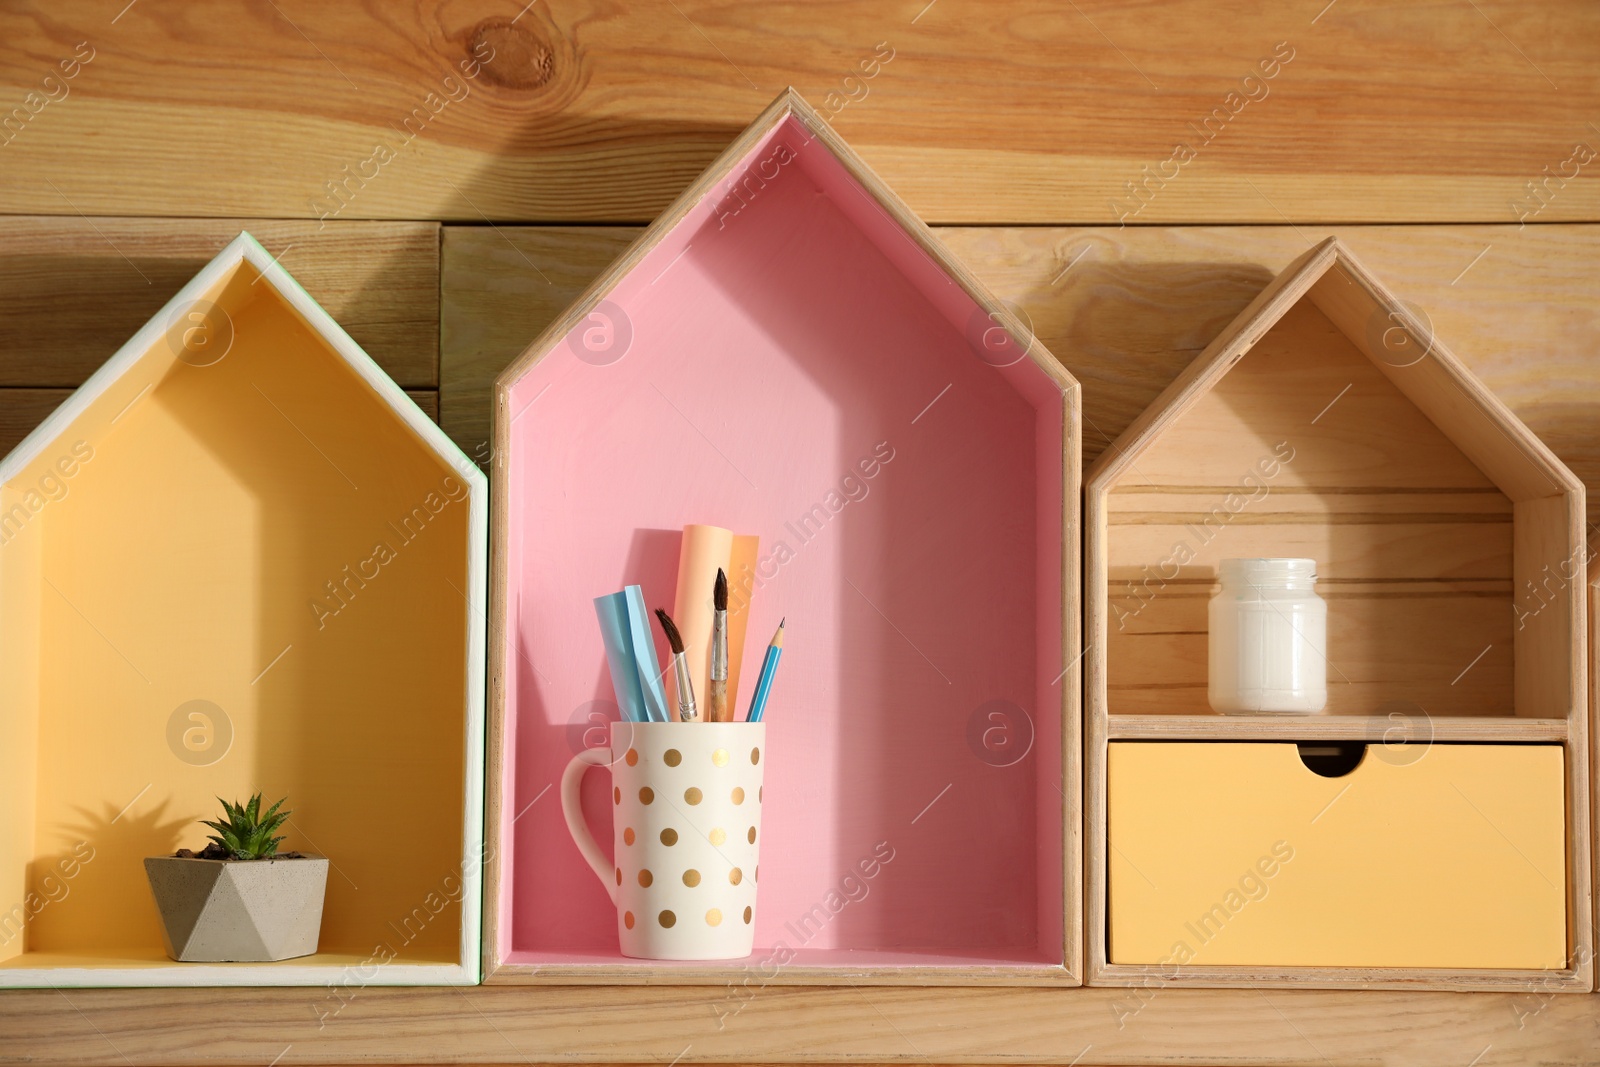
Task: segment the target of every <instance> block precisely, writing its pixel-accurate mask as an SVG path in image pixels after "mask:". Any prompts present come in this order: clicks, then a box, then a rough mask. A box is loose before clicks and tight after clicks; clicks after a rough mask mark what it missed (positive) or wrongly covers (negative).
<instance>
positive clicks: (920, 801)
mask: <svg viewBox="0 0 1600 1067" xmlns="http://www.w3.org/2000/svg"><path fill="white" fill-rule="evenodd" d="M495 425H496V429H495V437H496V452H495V466H494V474H495V477H494V492H495V494H496V495H495V499H496V506H495V514H496V521H495V527H494V532H493V543H494V550H493V556H494V560H495V569H494V574H493V576H492V587H491V600H492V602H493V604H494V607H493V614H494V619H495V633H494V636H493V638H492V640H491V656H492V657H493V661H492V662H493V665H492V668H491V676H492V677H493V678H495V679H496V685H497V686H498V687H499V688H498V690H497V691H496V693H495V694H494V698H493V700H492V710H491V720H492V726H491V747H490V756H489V762H490V768H491V769H490V775H491V786H490V806H489V812H490V815H489V819H490V829H489V840H490V845H491V847H492V851H493V854H494V864H493V865H492V866H491V868H490V884H489V887H488V899H487V905H486V907H487V910H488V925H487V929H486V941H487V944H486V967H487V970H488V972H489V980H490V981H546V982H561V983H570V982H652V981H654V982H675V983H677V982H690V983H695V982H704V983H716V984H719V985H720V984H726V983H729V982H737V981H751V980H754V979H752V978H751V976H753V975H757V974H759V975H760V976H761V977H760V979H759V981H760V982H761V984H767V983H768V982H772V981H778V982H825V981H836V980H840V979H845V978H848V979H849V980H851V981H866V982H886V983H888V982H904V983H932V984H939V983H955V982H1018V983H1028V982H1053V983H1074V982H1076V981H1077V980H1078V978H1077V975H1078V960H1079V954H1080V949H1079V941H1078V927H1079V908H1080V904H1081V891H1080V889H1079V885H1080V879H1079V877H1078V836H1077V834H1078V831H1077V823H1078V805H1077V799H1078V797H1079V795H1080V777H1079V770H1078V765H1077V762H1076V753H1077V747H1078V746H1077V744H1076V741H1077V738H1078V736H1079V729H1080V726H1079V717H1078V688H1079V687H1078V684H1077V683H1076V681H1075V679H1076V674H1075V673H1074V672H1073V671H1072V670H1071V667H1072V665H1073V662H1074V657H1075V655H1076V652H1077V649H1078V636H1077V629H1078V612H1079V608H1078V606H1077V602H1076V588H1077V558H1078V547H1077V546H1078V534H1077V509H1078V503H1079V496H1078V487H1079V480H1078V478H1079V476H1078V467H1079V458H1078V448H1079V427H1078V386H1077V384H1076V383H1075V382H1074V380H1073V379H1072V378H1071V377H1070V376H1069V375H1068V374H1067V373H1066V372H1065V371H1064V370H1063V369H1062V368H1061V366H1060V365H1059V364H1058V363H1057V362H1056V360H1055V359H1054V358H1053V357H1052V356H1051V355H1050V353H1049V352H1047V351H1045V350H1044V348H1043V346H1041V345H1040V344H1039V343H1038V342H1037V341H1036V340H1034V339H1033V338H1031V337H1030V336H1029V335H1028V334H1027V333H1026V332H1025V330H1024V329H1023V327H1022V326H1021V325H1020V324H1019V323H1018V321H1017V319H1016V317H1015V316H1014V315H1013V314H1012V313H1011V312H1010V311H1009V310H1007V309H1006V308H1005V307H1004V306H1003V305H1001V304H1000V303H999V302H997V301H996V300H995V299H994V298H993V297H992V296H990V295H989V294H988V293H987V292H986V291H985V290H984V289H983V288H982V286H981V285H979V283H978V282H977V281H975V280H974V279H973V277H972V276H971V275H970V274H969V273H968V272H967V271H966V270H965V269H964V268H963V267H962V266H961V265H960V264H958V263H957V262H956V261H955V260H954V259H953V258H952V257H951V256H950V254H949V253H948V252H947V251H946V250H945V248H944V247H943V245H942V244H941V243H940V242H939V241H938V240H937V239H936V238H935V237H934V236H933V235H932V233H931V232H930V231H929V230H928V229H926V228H925V227H924V226H923V225H922V224H921V223H920V222H918V221H917V219H916V218H915V217H914V216H913V215H912V214H911V213H910V211H909V210H908V209H907V208H906V206H905V205H904V204H903V203H902V202H901V201H900V200H899V199H898V198H896V197H895V196H894V194H893V193H891V192H890V191H889V190H888V189H887V188H886V187H885V186H884V185H883V184H882V183H881V182H880V181H879V180H878V178H877V177H876V176H874V175H873V174H872V172H871V171H870V170H869V169H868V168H867V167H866V166H865V164H863V163H862V161H861V160H860V159H859V158H858V157H857V156H856V155H855V153H853V152H852V151H851V150H850V149H849V148H848V147H847V146H846V145H845V144H844V143H843V142H842V141H841V140H840V139H839V138H838V136H837V135H836V134H835V133H834V132H833V130H832V129H831V128H829V127H828V126H827V125H826V123H824V122H823V121H822V120H821V119H820V118H819V117H818V116H817V115H816V113H815V112H813V111H812V110H811V109H810V108H809V107H808V106H806V104H805V103H804V102H803V101H802V100H801V99H800V98H799V97H798V96H797V95H795V94H794V93H793V92H792V91H791V92H787V93H785V94H783V95H782V96H781V97H780V98H779V99H778V100H777V101H776V102H775V103H774V104H773V105H772V106H771V107H770V108H769V109H768V110H767V111H766V112H765V113H764V114H763V115H761V116H760V118H758V119H757V120H756V122H755V123H754V124H753V125H752V126H751V127H750V128H749V129H748V130H746V131H745V132H744V134H743V135H742V136H740V137H739V138H738V139H737V140H736V141H735V142H734V143H733V145H732V146H731V147H730V148H729V149H728V150H727V151H726V152H725V153H724V154H723V155H722V156H721V158H719V159H718V160H717V161H716V163H715V164H713V166H712V167H711V168H710V169H709V170H708V171H707V172H706V173H705V174H704V175H703V176H702V177H701V178H700V179H699V180H698V181H696V182H695V183H694V184H693V185H692V186H691V187H690V188H689V190H688V191H687V192H686V193H685V194H684V195H683V196H682V197H681V198H680V199H679V200H678V201H677V202H676V203H675V204H674V205H673V206H672V207H671V208H670V209H668V211H667V212H666V214H665V215H664V216H663V217H662V218H661V219H660V220H658V221H657V222H656V223H655V224H654V225H653V226H651V227H650V228H649V230H647V231H646V233H645V234H644V235H643V236H642V237H641V238H640V239H639V241H638V242H637V243H636V244H635V245H633V246H632V248H631V249H630V250H629V251H628V252H627V253H625V254H624V255H623V256H622V257H621V259H620V260H618V262H617V263H615V264H614V265H613V266H612V267H611V268H609V269H608V270H607V271H606V272H605V273H604V274H603V275H602V276H601V277H600V278H599V279H598V280H597V281H596V282H595V284H594V285H593V286H592V287H591V288H590V289H589V290H588V292H587V293H586V294H585V295H584V296H583V297H582V298H581V299H580V300H579V301H578V302H577V304H576V305H575V306H574V307H573V308H571V309H570V310H569V311H568V312H567V313H566V314H564V315H563V316H561V317H560V318H559V319H558V320H557V321H556V322H555V323H554V324H552V325H551V327H550V328H549V329H548V330H547V331H546V332H545V333H544V334H543V335H542V336H541V337H540V338H539V339H538V340H537V341H535V342H534V344H533V345H532V347H531V348H530V349H529V350H528V351H527V352H526V353H524V354H523V355H522V356H521V357H520V358H519V359H518V360H517V361H516V362H515V363H514V364H513V365H512V366H511V367H510V368H508V369H507V371H506V372H505V374H504V375H503V376H502V377H501V378H500V380H499V383H498V385H497V388H496V410H495ZM689 523H712V524H715V525H720V526H725V527H728V528H730V529H733V530H735V531H737V532H739V533H742V534H753V535H756V536H758V537H759V538H760V545H759V549H758V551H757V553H756V560H757V562H756V563H755V565H754V567H753V568H752V570H751V571H750V572H747V573H743V574H735V575H733V576H732V578H731V581H732V584H733V586H734V593H733V595H734V596H735V597H739V596H748V597H750V598H751V609H750V610H751V622H750V624H749V633H750V634H752V635H755V634H760V635H762V636H761V637H760V638H759V639H758V638H754V637H753V638H752V641H751V648H752V649H755V650H756V652H755V653H753V654H755V655H758V654H759V648H760V645H761V644H762V643H764V641H765V635H766V634H769V633H771V632H772V631H773V629H774V628H775V627H776V625H777V623H778V620H779V617H780V616H787V619H788V635H789V636H788V644H787V647H786V651H785V655H784V660H783V670H782V672H781V674H780V676H779V680H778V685H777V690H776V691H775V692H776V695H775V697H774V702H773V705H772V708H771V711H770V713H769V714H768V716H767V724H768V726H767V729H768V733H767V738H768V750H767V762H766V767H767V770H766V786H765V800H764V803H763V830H762V836H763V842H764V844H763V852H762V862H761V868H760V876H759V881H760V894H761V896H760V906H759V909H758V914H757V917H756V920H755V925H756V952H755V954H754V955H753V956H752V957H750V958H749V959H748V960H741V961H734V962H729V963H657V962H650V961H641V960H631V959H626V958H624V957H623V956H621V955H620V953H619V948H618V940H617V934H616V919H615V912H614V910H613V908H612V905H611V903H610V901H609V900H608V899H607V896H606V893H605V892H604V891H603V889H602V887H601V886H600V885H599V884H598V883H597V882H596V880H595V878H594V876H593V874H591V873H590V871H589V868H588V867H587V866H586V865H585V863H584V861H583V859H582V858H581V856H580V855H579V852H578V850H577V849H576V848H575V847H574V846H573V844H572V842H571V841H570V840H569V838H568V835H567V831H566V829H565V827H564V824H563V821H562V817H561V812H560V806H559V802H558V800H557V799H556V797H555V795H554V794H553V793H552V794H550V795H547V794H546V790H547V788H548V787H549V785H550V783H552V782H554V781H555V780H556V779H557V778H559V776H560V772H561V769H562V767H563V766H564V765H565V764H566V763H567V761H568V760H569V759H570V758H571V757H572V756H573V754H574V752H575V751H576V750H578V749H579V748H581V747H583V746H584V745H585V744H587V743H591V741H592V739H593V738H595V737H596V736H598V733H597V732H595V731H593V729H592V728H593V726H594V724H595V723H597V722H598V723H601V724H603V723H604V721H605V719H606V718H608V717H610V718H614V717H615V715H616V711H615V706H614V704H612V703H611V700H612V692H611V686H610V681H609V677H608V674H607V671H606V666H605V660H604V653H603V648H602V645H601V641H600V635H599V631H598V629H597V625H596V621H595V616H594V608H593V606H592V601H593V599H594V598H595V597H596V596H599V595H602V594H605V593H608V592H613V591H615V590H617V589H620V588H622V586H623V585H625V584H629V583H639V584H641V585H642V586H643V587H644V591H645V595H646V597H647V599H648V601H649V603H650V605H651V606H652V607H653V606H655V605H657V604H666V605H670V603H671V597H672V593H673V589H674V583H675V574H676V563H677V556H678V542H679V531H680V529H681V528H682V527H683V526H684V525H685V524H689ZM662 652H663V658H662V662H663V663H664V662H666V658H665V655H664V647H663V649H662ZM753 662H754V661H753V660H752V659H751V658H750V656H749V654H747V659H746V663H745V671H746V673H747V676H748V677H753V671H754V666H753ZM742 713H743V709H742V708H741V709H740V714H741V715H742ZM586 734H587V737H588V739H589V740H586ZM603 778H604V775H602V774H591V775H590V776H589V779H588V781H587V782H586V783H585V788H586V789H588V790H592V791H593V795H592V796H591V797H590V800H591V801H596V803H591V804H590V805H588V807H589V808H590V810H592V811H593V812H595V813H596V815H595V818H603V819H609V815H608V814H602V813H608V812H609V811H610V809H611V804H610V803H609V802H607V803H603V804H602V803H598V801H600V800H601V797H602V791H606V792H605V799H606V800H607V801H609V784H608V783H606V782H604V781H602V779H603ZM593 829H595V831H596V836H597V837H598V838H599V839H600V840H602V841H609V840H610V832H609V826H607V825H598V824H596V825H594V826H593ZM875 856H876V857H877V858H878V859H879V860H883V862H875V861H874V857H875ZM884 857H889V858H888V859H887V860H885V859H884ZM864 864H865V865H866V866H865V868H864V867H863V865H864ZM863 869H871V870H872V871H873V873H872V874H871V875H870V876H868V875H864V874H863V873H862V871H863Z"/></svg>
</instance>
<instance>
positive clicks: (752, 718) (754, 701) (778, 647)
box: [746, 618, 789, 722]
mask: <svg viewBox="0 0 1600 1067" xmlns="http://www.w3.org/2000/svg"><path fill="white" fill-rule="evenodd" d="M788 621H789V620H788V619H787V618H785V619H784V620H783V621H782V622H779V623H778V632H777V633H775V634H773V635H772V644H770V645H768V646H767V658H766V659H764V660H762V661H761V677H760V679H758V680H757V682H756V693H755V696H753V697H751V698H750V714H749V716H748V717H747V719H746V721H748V722H760V721H761V716H762V715H763V714H765V713H766V710H767V698H768V697H769V696H771V695H772V676H773V675H775V674H777V673H778V659H779V658H780V657H781V656H782V655H783V624H784V623H785V622H788Z"/></svg>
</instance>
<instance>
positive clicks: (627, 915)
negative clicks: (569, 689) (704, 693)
mask: <svg viewBox="0 0 1600 1067" xmlns="http://www.w3.org/2000/svg"><path fill="white" fill-rule="evenodd" d="M766 730H767V727H766V724H765V723H759V722H756V723H752V722H626V721H624V722H614V723H612V724H611V744H610V747H609V748H591V749H585V750H584V751H582V752H580V753H578V755H576V756H574V757H573V759H572V762H570V763H568V764H567V769H566V772H565V773H564V774H563V775H562V776H561V811H562V814H563V815H564V816H565V817H566V820H567V830H568V831H569V832H570V833H571V834H572V840H573V841H574V842H575V843H576V844H577V846H578V850H579V851H580V852H582V853H583V858H584V859H586V860H588V861H589V866H590V867H592V868H594V873H595V875H596V876H597V877H598V878H599V879H600V882H601V884H602V885H604V886H605V887H606V892H608V893H609V894H611V900H612V902H613V903H614V904H616V906H617V939H618V941H619V942H620V943H621V946H622V954H623V955H624V956H630V957H633V958H636V959H654V960H732V959H742V958H744V957H745V956H748V955H750V954H751V953H752V952H753V951H754V947H755V913H756V877H757V873H758V870H759V868H758V867H757V866H756V864H757V861H758V858H759V856H760V848H761V800H762V791H761V780H762V770H763V768H764V760H765V755H766V753H765V749H766V740H767V733H766ZM600 766H604V767H606V768H607V769H609V770H610V771H611V778H612V783H611V801H612V804H611V811H612V846H613V847H612V855H613V856H614V857H615V862H612V861H610V860H608V859H607V858H606V856H605V853H603V852H602V851H601V850H600V846H599V845H598V844H596V843H595V840H594V837H593V836H592V835H591V834H590V833H589V828H588V826H587V825H586V824H585V822H584V818H583V807H582V799H581V794H580V793H579V786H580V785H581V783H582V781H583V774H584V772H585V771H586V770H588V769H589V768H590V767H600Z"/></svg>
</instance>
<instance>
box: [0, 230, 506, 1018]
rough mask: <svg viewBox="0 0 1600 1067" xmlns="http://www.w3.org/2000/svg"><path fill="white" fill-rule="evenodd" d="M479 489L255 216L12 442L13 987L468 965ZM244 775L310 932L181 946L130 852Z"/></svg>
mask: <svg viewBox="0 0 1600 1067" xmlns="http://www.w3.org/2000/svg"><path fill="white" fill-rule="evenodd" d="M487 505H488V499H487V486H486V483H485V480H484V478H483V476H482V475H481V474H480V473H479V472H478V471H477V470H476V469H475V468H474V467H473V465H472V464H471V463H470V462H469V461H468V460H467V459H466V458H465V457H464V456H463V455H462V454H461V453H460V452H459V451H458V450H457V449H456V447H455V446H454V445H453V444H451V442H450V441H449V439H448V438H446V437H445V436H444V434H443V433H442V432H440V430H439V429H438V427H436V426H435V425H434V424H433V423H432V422H430V421H429V420H428V418H427V417H426V416H425V415H424V414H423V413H422V412H421V411H420V410H419V409H418V408H417V407H416V406H415V405H414V404H413V403H412V402H411V401H410V400H409V399H408V398H407V397H406V396H405V394H404V393H402V392H401V391H400V390H399V389H398V388H397V387H396V386H395V385H394V383H393V382H391V381H390V380H389V379H388V377H387V376H385V375H384V373H383V372H382V371H381V370H379V369H378V367H377V366H376V364H374V363H373V362H372V361H371V360H370V359H369V358H368V357H367V356H366V355H365V354H364V353H363V352H362V351H361V350H360V349H359V348H358V347H357V346H356V344H355V343H354V342H353V341H351V340H350V338H349V336H347V335H346V334H345V333H344V331H343V330H341V329H340V328H339V327H338V325H336V324H335V323H334V322H333V320H332V319H330V318H329V317H328V316H327V314H326V313H325V312H324V311H323V310H322V309H321V308H320V307H318V306H317V305H316V303H315V302H314V301H313V300H312V299H311V298H310V297H309V296H307V295H306V293H305V292H304V291H303V290H302V289H300V287H299V286H298V285H296V284H295V283H294V281H293V279H291V278H290V277H289V275H288V274H286V273H285V272H284V271H283V269H282V268H281V267H279V266H278V265H277V264H276V262H275V261H274V260H273V259H272V257H271V256H269V255H268V254H267V252H266V251H265V250H264V249H263V248H262V247H261V246H260V245H259V244H257V243H256V242H255V241H254V240H253V239H252V238H251V237H250V236H249V235H247V234H242V235H240V236H239V238H238V239H237V240H235V241H233V242H232V243H231V244H229V245H228V247H227V248H226V249H224V250H223V251H222V253H221V254H220V255H218V256H217V258H216V259H215V260H213V261H212V262H211V263H210V264H209V265H208V266H207V267H206V268H205V269H204V270H203V271H201V272H200V274H199V275H198V276H197V277H195V279H194V280H193V281H191V282H190V283H189V284H188V285H187V286H186V287H184V289H183V290H182V291H181V292H179V293H178V295H177V296H175V297H174V298H173V300H172V301H171V303H169V304H168V305H167V307H166V308H165V309H164V310H163V311H162V312H161V313H160V314H159V315H157V316H156V318H154V319H153V320H151V322H150V323H149V324H148V325H146V326H145V327H144V329H142V330H141V331H140V332H139V333H138V334H137V335H136V336H135V337H134V338H133V339H132V340H131V341H129V342H128V343H127V345H125V346H124V347H123V348H122V349H121V350H120V351H119V352H118V353H117V354H116V355H115V356H113V357H112V359H111V360H110V361H109V362H108V363H106V364H105V366H103V367H102V368H101V369H100V370H99V371H98V372H96V373H95V374H94V376H93V377H91V378H90V379H89V381H88V382H87V383H86V384H84V385H83V386H82V387H81V388H80V389H78V390H77V391H76V392H75V393H73V395H72V396H71V397H70V398H69V399H68V400H67V401H66V402H65V403H63V404H62V406H61V407H60V408H59V409H57V410H56V412H55V413H54V414H52V415H51V416H50V417H49V418H48V419H47V420H46V421H45V422H44V423H43V424H42V425H41V426H40V427H39V428H38V429H37V430H35V431H34V432H33V433H32V434H31V435H30V436H29V437H28V438H27V439H26V440H25V441H24V442H23V443H22V444H21V445H19V446H18V447H17V449H16V450H15V451H13V452H12V453H11V454H10V455H9V456H8V457H6V459H5V461H4V463H3V466H0V657H3V664H0V680H3V681H0V701H3V703H0V906H4V907H5V908H7V909H9V910H7V911H6V912H5V913H3V914H0V986H97V985H105V986H128V985H132V986H140V985H302V984H303V985H327V986H330V987H337V986H340V985H362V986H364V985H373V984H385V985H415V984H431V983H470V982H474V981H476V980H477V976H478V973H479V960H480V939H479V928H480V906H481V892H480V886H481V873H480V864H481V860H482V851H481V831H482V824H481V803H482V761H481V756H480V752H481V748H482V744H483V711H482V709H483V677H484V675H483V657H484V629H485V622H486V615H485V613H484V610H483V604H482V603H481V594H480V593H479V592H478V590H479V589H480V588H482V586H483V583H484V580H485V574H484V572H485V569H486V552H485V549H486V544H487V525H488V523H487ZM257 790H260V791H263V792H265V793H267V794H268V795H269V797H277V796H287V797H288V800H289V803H288V805H287V807H289V808H291V809H292V810H293V815H292V817H291V819H290V820H289V822H288V824H287V825H286V826H285V828H284V830H285V836H286V843H285V845H284V847H285V848H295V849H299V850H302V851H305V852H311V853H317V854H321V855H326V856H328V857H329V858H330V860H331V861H332V864H331V872H330V875H329V881H328V886H327V901H326V908H325V912H324V917H323V923H322V936H321V943H320V951H319V952H318V953H317V954H315V955H313V956H309V957H304V958H301V959H296V960H289V961H284V962H281V963H270V964H217V965H207V964H180V963H174V962H172V961H170V960H168V959H167V958H166V955H165V953H164V951H163V945H162V934H161V927H160V925H159V919H158V916H157V912H156V908H155V904H154V901H153V900H152V898H151V895H150V889H149V886H148V884H147V882H146V879H145V873H144V866H143V862H142V861H143V858H144V857H146V856H153V855H163V854H170V853H172V852H173V851H174V850H176V849H178V848H180V847H188V848H196V849H198V848H199V847H200V846H201V845H203V844H204V842H205V835H206V833H207V830H206V829H205V828H204V827H203V826H200V825H198V824H197V820H199V819H201V818H210V817H213V815H214V814H215V812H216V811H217V808H218V805H217V801H216V798H217V797H218V796H222V797H226V798H229V799H233V798H238V797H244V796H246V795H248V794H250V793H252V792H254V791H257ZM13 903H15V904H16V905H17V906H16V907H12V905H13ZM329 996H330V997H332V994H331V993H330V994H329ZM340 1003H341V1001H339V1000H338V999H336V998H335V999H332V1000H330V1008H329V1010H330V1011H332V1010H334V1009H336V1008H337V1007H338V1006H339V1005H340Z"/></svg>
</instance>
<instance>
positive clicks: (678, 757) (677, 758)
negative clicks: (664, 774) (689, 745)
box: [661, 748, 683, 767]
mask: <svg viewBox="0 0 1600 1067" xmlns="http://www.w3.org/2000/svg"><path fill="white" fill-rule="evenodd" d="M661 762H662V763H665V764H666V765H667V766H668V767H676V766H677V765H678V764H680V763H682V762H683V753H681V752H679V751H678V750H677V749H675V748H669V749H667V751H666V754H665V755H663V756H662V757H661Z"/></svg>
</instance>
